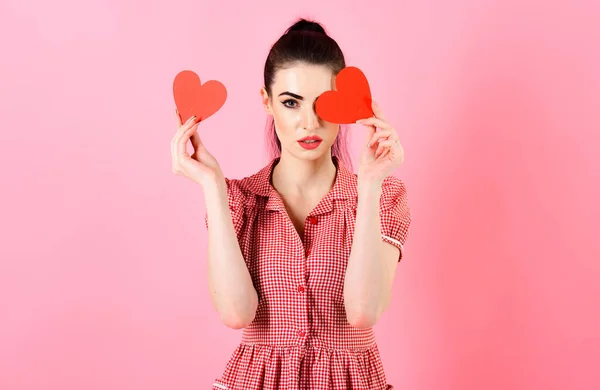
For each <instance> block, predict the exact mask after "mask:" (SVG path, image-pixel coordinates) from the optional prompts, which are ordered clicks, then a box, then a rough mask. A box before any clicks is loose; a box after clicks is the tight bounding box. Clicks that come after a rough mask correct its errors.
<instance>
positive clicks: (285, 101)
mask: <svg viewBox="0 0 600 390" xmlns="http://www.w3.org/2000/svg"><path fill="white" fill-rule="evenodd" d="M288 102H293V103H298V102H297V101H295V100H294V99H288V100H284V101H283V102H281V103H282V104H283V105H284V106H285V107H287V108H296V107H297V106H294V107H290V106H288V105H287V104H286V103H288Z"/></svg>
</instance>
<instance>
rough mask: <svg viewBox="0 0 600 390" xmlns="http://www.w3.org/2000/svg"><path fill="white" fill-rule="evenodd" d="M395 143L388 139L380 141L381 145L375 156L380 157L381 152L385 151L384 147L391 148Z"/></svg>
mask: <svg viewBox="0 0 600 390" xmlns="http://www.w3.org/2000/svg"><path fill="white" fill-rule="evenodd" d="M393 143H394V141H392V140H387V141H382V142H380V143H379V146H378V147H377V151H376V152H375V157H378V156H379V154H380V153H381V152H383V150H384V149H386V148H387V149H389V148H391V147H392V144H393Z"/></svg>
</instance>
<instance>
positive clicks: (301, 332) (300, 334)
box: [298, 330, 306, 337]
mask: <svg viewBox="0 0 600 390" xmlns="http://www.w3.org/2000/svg"><path fill="white" fill-rule="evenodd" d="M298 336H300V337H304V336H306V332H305V331H303V330H301V331H300V332H298Z"/></svg>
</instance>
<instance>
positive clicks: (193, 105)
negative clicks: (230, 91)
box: [173, 70, 227, 122]
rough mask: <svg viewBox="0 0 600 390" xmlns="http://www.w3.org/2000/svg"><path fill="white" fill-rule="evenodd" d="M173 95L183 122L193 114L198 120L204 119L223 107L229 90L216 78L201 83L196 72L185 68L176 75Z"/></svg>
mask: <svg viewBox="0 0 600 390" xmlns="http://www.w3.org/2000/svg"><path fill="white" fill-rule="evenodd" d="M173 97H174V98H175V106H176V107H177V110H178V111H179V115H180V116H181V121H182V122H185V121H187V120H188V119H189V118H190V117H191V116H192V115H195V116H196V117H197V118H198V121H203V120H205V119H206V118H208V117H209V116H211V115H213V114H214V113H215V112H217V111H219V109H220V108H221V107H223V104H225V100H226V99H227V90H226V89H225V86H224V85H223V84H222V83H221V82H219V81H216V80H209V81H207V82H206V83H204V84H201V83H200V77H198V75H197V74H196V73H194V72H192V71H191V70H184V71H181V72H179V73H178V74H177V76H175V80H174V81H173Z"/></svg>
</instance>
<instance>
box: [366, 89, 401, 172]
mask: <svg viewBox="0 0 600 390" xmlns="http://www.w3.org/2000/svg"><path fill="white" fill-rule="evenodd" d="M372 108H373V113H374V114H375V116H373V117H371V118H367V119H361V120H359V121H357V123H360V124H362V125H364V126H366V127H367V128H368V129H369V131H368V135H367V140H368V143H367V144H366V145H365V146H364V148H363V150H362V152H361V153H360V158H359V163H358V177H359V180H360V179H361V178H362V179H366V180H377V181H383V179H384V178H385V177H386V176H388V175H390V174H391V173H392V172H393V171H394V170H395V169H396V168H398V167H399V166H400V165H402V163H403V162H404V148H403V147H402V145H401V144H400V140H399V137H398V133H397V132H396V130H395V129H394V128H393V127H392V125H391V124H390V123H389V122H388V121H387V119H386V118H385V117H384V115H383V113H382V112H381V109H380V108H379V106H378V105H377V103H375V101H373V103H372Z"/></svg>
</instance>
